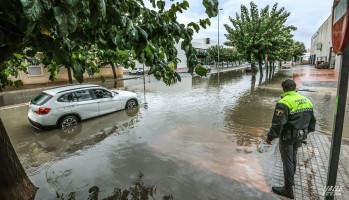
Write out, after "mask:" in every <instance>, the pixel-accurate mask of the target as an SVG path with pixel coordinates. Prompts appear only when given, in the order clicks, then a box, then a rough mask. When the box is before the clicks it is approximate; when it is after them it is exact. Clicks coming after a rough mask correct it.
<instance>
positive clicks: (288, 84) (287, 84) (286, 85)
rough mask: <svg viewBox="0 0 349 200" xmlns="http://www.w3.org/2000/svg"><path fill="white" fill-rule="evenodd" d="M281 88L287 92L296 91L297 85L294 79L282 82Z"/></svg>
mask: <svg viewBox="0 0 349 200" xmlns="http://www.w3.org/2000/svg"><path fill="white" fill-rule="evenodd" d="M281 86H282V89H283V90H284V91H285V92H287V91H295V90H296V83H295V82H294V81H293V80H292V79H286V80H284V81H282V83H281Z"/></svg>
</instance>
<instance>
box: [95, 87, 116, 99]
mask: <svg viewBox="0 0 349 200" xmlns="http://www.w3.org/2000/svg"><path fill="white" fill-rule="evenodd" d="M93 92H94V94H95V95H96V98H97V99H101V98H110V97H112V96H113V95H112V94H111V92H109V91H107V90H103V89H94V90H93Z"/></svg>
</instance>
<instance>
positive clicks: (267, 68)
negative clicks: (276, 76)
mask: <svg viewBox="0 0 349 200" xmlns="http://www.w3.org/2000/svg"><path fill="white" fill-rule="evenodd" d="M269 66H270V65H268V62H265V68H266V69H265V70H266V71H265V83H266V82H267V81H268V74H269V68H270V67H269ZM270 70H271V69H270Z"/></svg>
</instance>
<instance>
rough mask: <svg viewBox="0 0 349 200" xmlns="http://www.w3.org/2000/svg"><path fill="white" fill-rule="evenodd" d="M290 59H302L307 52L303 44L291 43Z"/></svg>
mask: <svg viewBox="0 0 349 200" xmlns="http://www.w3.org/2000/svg"><path fill="white" fill-rule="evenodd" d="M291 52H292V57H293V59H294V61H296V60H297V58H298V57H302V56H303V54H304V53H305V52H307V50H306V49H305V45H304V43H303V42H299V41H293V44H292V46H291Z"/></svg>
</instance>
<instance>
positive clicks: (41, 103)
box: [28, 84, 138, 129]
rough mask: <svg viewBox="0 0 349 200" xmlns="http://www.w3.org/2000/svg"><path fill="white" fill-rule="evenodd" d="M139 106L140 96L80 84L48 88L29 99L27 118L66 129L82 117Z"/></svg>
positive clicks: (39, 125)
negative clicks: (138, 97)
mask: <svg viewBox="0 0 349 200" xmlns="http://www.w3.org/2000/svg"><path fill="white" fill-rule="evenodd" d="M137 105H138V100H137V95H136V93H133V92H128V91H116V90H108V89H106V88H104V87H102V86H99V85H93V84H81V85H69V86H63V87H57V88H52V89H48V90H45V91H43V92H41V93H40V94H39V95H37V96H36V97H34V98H33V99H32V100H31V101H30V102H29V110H28V120H29V122H30V124H31V125H32V126H33V127H35V128H39V129H44V128H48V127H59V128H66V127H69V126H74V125H76V124H77V123H79V122H80V121H82V120H85V119H88V118H92V117H97V116H100V115H104V114H107V113H111V112H115V111H118V110H123V109H129V108H134V107H136V106H137Z"/></svg>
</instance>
